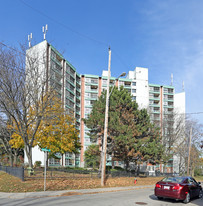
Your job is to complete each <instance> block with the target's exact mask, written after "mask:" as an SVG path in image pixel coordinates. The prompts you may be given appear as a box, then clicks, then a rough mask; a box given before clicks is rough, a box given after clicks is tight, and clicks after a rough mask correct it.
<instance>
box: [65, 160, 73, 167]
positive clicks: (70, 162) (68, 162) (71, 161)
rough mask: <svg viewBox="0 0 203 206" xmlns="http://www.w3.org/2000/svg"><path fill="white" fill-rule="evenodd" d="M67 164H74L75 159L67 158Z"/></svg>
mask: <svg viewBox="0 0 203 206" xmlns="http://www.w3.org/2000/svg"><path fill="white" fill-rule="evenodd" d="M65 165H66V166H73V165H74V160H73V159H65Z"/></svg>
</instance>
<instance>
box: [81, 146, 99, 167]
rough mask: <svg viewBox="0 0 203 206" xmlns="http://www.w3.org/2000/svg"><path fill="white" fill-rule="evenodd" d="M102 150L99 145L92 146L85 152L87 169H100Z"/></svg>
mask: <svg viewBox="0 0 203 206" xmlns="http://www.w3.org/2000/svg"><path fill="white" fill-rule="evenodd" d="M100 153H101V152H100V150H99V145H97V144H92V145H90V146H89V147H88V148H87V150H86V151H85V164H86V167H92V168H94V169H95V168H98V167H99V164H100Z"/></svg>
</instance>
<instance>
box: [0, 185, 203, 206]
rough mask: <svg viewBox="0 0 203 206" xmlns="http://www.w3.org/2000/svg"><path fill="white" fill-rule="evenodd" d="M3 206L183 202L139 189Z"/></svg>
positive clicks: (200, 201)
mask: <svg viewBox="0 0 203 206" xmlns="http://www.w3.org/2000/svg"><path fill="white" fill-rule="evenodd" d="M0 205H1V206H18V205H19V206H35V205H40V206H67V205H70V206H81V205H82V206H139V205H149V206H170V205H173V206H183V205H185V204H183V203H182V202H181V201H178V202H176V201H174V200H162V201H160V200H157V198H156V197H155V196H154V195H153V189H151V188H145V189H137V190H129V191H117V192H105V193H97V194H83V195H71V196H60V197H59V196H56V197H43V198H24V199H9V198H8V199H6V198H1V199H0ZM195 205H198V206H203V199H194V200H192V201H191V202H190V203H188V204H187V206H195Z"/></svg>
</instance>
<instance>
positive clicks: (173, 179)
mask: <svg viewBox="0 0 203 206" xmlns="http://www.w3.org/2000/svg"><path fill="white" fill-rule="evenodd" d="M184 179H185V178H184V177H165V178H164V179H163V180H162V181H163V182H173V183H181V182H182V181H183V180H184Z"/></svg>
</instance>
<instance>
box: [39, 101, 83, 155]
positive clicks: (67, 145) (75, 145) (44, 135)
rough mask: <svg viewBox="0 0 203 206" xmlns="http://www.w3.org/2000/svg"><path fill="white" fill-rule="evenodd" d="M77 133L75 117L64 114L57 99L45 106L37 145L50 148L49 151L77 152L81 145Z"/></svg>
mask: <svg viewBox="0 0 203 206" xmlns="http://www.w3.org/2000/svg"><path fill="white" fill-rule="evenodd" d="M50 111H52V112H50ZM53 111H54V112H53ZM78 135H79V132H78V130H77V129H76V128H75V119H74V118H73V117H72V116H71V115H68V114H66V111H65V109H64V108H63V106H62V104H61V103H60V101H58V100H57V101H55V103H54V104H53V105H51V106H50V107H48V108H47V112H46V116H45V117H44V118H43V120H42V122H41V124H40V127H39V130H38V133H37V141H38V146H39V147H40V148H47V149H50V150H51V153H56V152H59V153H61V154H64V153H65V152H77V151H78V149H80V147H81V144H80V141H79V136H78Z"/></svg>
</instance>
